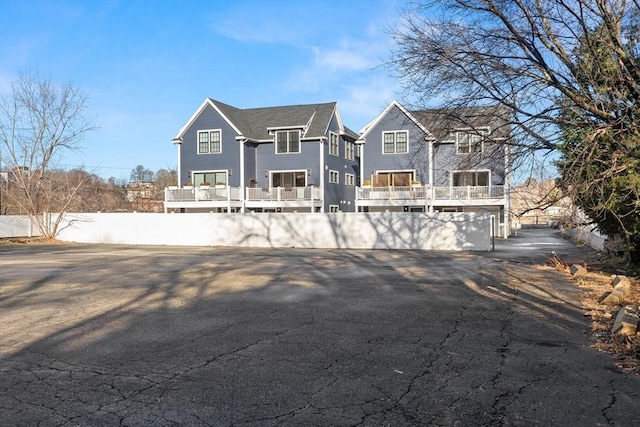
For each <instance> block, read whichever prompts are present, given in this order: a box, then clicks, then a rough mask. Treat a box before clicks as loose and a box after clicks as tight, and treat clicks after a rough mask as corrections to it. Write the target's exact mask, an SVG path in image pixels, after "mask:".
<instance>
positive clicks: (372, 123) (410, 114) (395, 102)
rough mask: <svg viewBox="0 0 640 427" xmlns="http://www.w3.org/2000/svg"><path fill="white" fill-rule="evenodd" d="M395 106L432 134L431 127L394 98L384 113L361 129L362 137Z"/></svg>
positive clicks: (428, 133)
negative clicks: (425, 124)
mask: <svg viewBox="0 0 640 427" xmlns="http://www.w3.org/2000/svg"><path fill="white" fill-rule="evenodd" d="M393 108H398V109H399V110H400V111H401V112H402V113H403V114H404V115H405V116H407V118H408V119H409V120H410V121H411V122H413V123H414V124H415V125H416V126H418V127H419V128H420V129H421V130H422V131H423V132H424V133H425V134H426V135H427V136H429V137H431V136H432V134H431V132H429V129H427V128H426V127H425V126H424V124H423V123H421V122H420V121H419V120H417V119H416V117H414V115H413V114H412V113H411V112H410V111H408V110H407V109H406V108H404V107H403V106H402V105H401V104H400V103H399V102H398V101H396V100H395V99H394V100H393V101H391V103H390V104H389V105H388V106H387V108H385V109H384V111H383V112H382V113H380V114H378V115H377V116H376V117H375V118H374V119H373V120H371V121H370V122H369V123H367V124H366V125H365V126H364V127H363V128H362V129H360V139H364V138H365V137H366V136H367V135H368V134H369V132H371V131H372V130H373V128H375V127H376V125H377V124H378V123H380V120H382V119H383V118H384V117H385V116H386V115H387V114H389V112H390V111H391V110H392V109H393Z"/></svg>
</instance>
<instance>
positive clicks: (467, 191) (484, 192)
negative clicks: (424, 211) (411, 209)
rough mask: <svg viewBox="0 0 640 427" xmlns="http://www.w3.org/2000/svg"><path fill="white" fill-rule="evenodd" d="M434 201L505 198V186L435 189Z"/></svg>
mask: <svg viewBox="0 0 640 427" xmlns="http://www.w3.org/2000/svg"><path fill="white" fill-rule="evenodd" d="M432 198H433V199H434V200H479V199H502V198H504V186H502V185H493V186H465V187H433V197H432Z"/></svg>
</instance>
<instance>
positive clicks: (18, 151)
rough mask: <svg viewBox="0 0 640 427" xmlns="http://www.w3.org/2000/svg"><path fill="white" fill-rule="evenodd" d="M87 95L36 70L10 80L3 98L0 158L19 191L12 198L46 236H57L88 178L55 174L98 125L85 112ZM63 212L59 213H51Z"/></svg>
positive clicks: (9, 178) (12, 184) (0, 109)
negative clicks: (63, 178)
mask: <svg viewBox="0 0 640 427" xmlns="http://www.w3.org/2000/svg"><path fill="white" fill-rule="evenodd" d="M87 101H88V97H87V95H86V94H85V93H84V92H82V91H81V90H79V89H78V88H76V87H75V86H73V85H72V84H71V83H64V84H55V83H53V82H52V80H51V79H50V78H45V77H41V76H40V75H39V74H38V73H37V72H35V71H28V72H26V73H23V74H21V75H20V76H19V77H17V78H16V79H14V80H13V81H12V82H11V85H10V90H9V93H7V94H3V95H2V97H1V99H0V144H1V145H0V159H1V163H2V166H3V167H5V168H6V170H7V175H8V176H7V181H8V183H9V184H10V185H11V186H12V188H14V190H15V191H11V192H7V198H8V199H9V200H8V201H9V202H12V203H14V204H15V205H17V206H18V207H19V209H20V210H21V211H22V212H24V213H26V214H27V215H29V216H30V217H31V218H32V220H33V221H34V223H35V224H36V226H37V228H38V230H39V231H40V232H41V233H42V235H43V236H45V237H48V238H53V237H55V236H56V235H57V233H58V231H59V227H60V224H61V221H62V219H63V216H64V213H65V212H66V211H67V208H68V207H69V206H70V205H72V203H73V202H74V200H76V199H77V197H78V194H79V192H80V189H81V188H82V186H83V185H84V183H85V180H83V179H80V180H78V181H75V182H70V181H66V184H65V185H61V183H62V182H64V181H62V182H61V181H60V180H59V179H56V175H57V174H56V173H53V171H52V170H53V169H54V166H55V164H56V162H57V161H58V160H60V158H61V157H62V155H63V154H64V152H65V151H70V150H75V149H77V148H78V146H79V143H80V141H81V139H82V138H83V136H84V135H85V134H86V133H87V132H89V131H90V130H93V129H94V126H93V123H92V120H90V119H88V118H87V117H86V116H85V113H86V109H87ZM53 213H59V214H60V215H52V214H53Z"/></svg>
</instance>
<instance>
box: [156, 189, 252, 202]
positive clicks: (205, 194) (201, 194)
mask: <svg viewBox="0 0 640 427" xmlns="http://www.w3.org/2000/svg"><path fill="white" fill-rule="evenodd" d="M240 195H241V192H240V187H229V186H224V187H220V186H216V187H193V188H165V189H164V200H165V202H198V201H213V200H220V201H224V200H240Z"/></svg>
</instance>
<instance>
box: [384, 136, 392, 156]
mask: <svg viewBox="0 0 640 427" xmlns="http://www.w3.org/2000/svg"><path fill="white" fill-rule="evenodd" d="M393 136H394V135H393V134H392V133H385V134H384V152H385V153H393V151H394V147H393V145H394V138H393Z"/></svg>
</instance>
